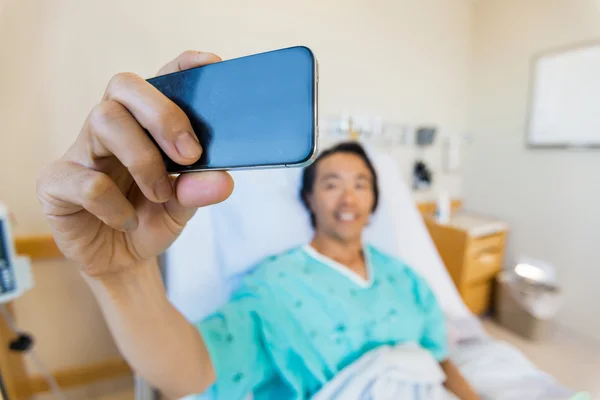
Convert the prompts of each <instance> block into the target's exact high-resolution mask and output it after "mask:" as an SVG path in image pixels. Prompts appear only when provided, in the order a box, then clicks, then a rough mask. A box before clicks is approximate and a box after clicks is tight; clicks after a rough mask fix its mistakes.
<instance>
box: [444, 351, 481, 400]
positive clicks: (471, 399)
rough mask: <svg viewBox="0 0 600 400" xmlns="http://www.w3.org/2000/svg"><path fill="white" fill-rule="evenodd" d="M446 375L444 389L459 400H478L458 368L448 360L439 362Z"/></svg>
mask: <svg viewBox="0 0 600 400" xmlns="http://www.w3.org/2000/svg"><path fill="white" fill-rule="evenodd" d="M440 366H441V367H442V369H443V370H444V373H445V374H446V382H445V383H444V386H446V389H448V390H449V391H451V392H452V393H454V394H455V395H456V396H457V397H458V398H459V399H461V400H479V396H478V395H477V393H475V391H474V390H473V389H472V388H471V385H469V383H468V382H467V381H466V380H465V378H464V377H463V376H462V374H461V373H460V371H459V370H458V368H456V366H455V365H454V363H453V362H452V361H450V360H446V361H442V362H440Z"/></svg>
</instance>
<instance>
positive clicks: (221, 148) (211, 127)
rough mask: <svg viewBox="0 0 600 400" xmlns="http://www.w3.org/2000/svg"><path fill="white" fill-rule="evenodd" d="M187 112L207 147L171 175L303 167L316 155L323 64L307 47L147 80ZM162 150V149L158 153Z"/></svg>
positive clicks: (169, 162) (174, 168)
mask: <svg viewBox="0 0 600 400" xmlns="http://www.w3.org/2000/svg"><path fill="white" fill-rule="evenodd" d="M148 82H149V83H150V84H152V85H153V86H154V87H156V88H157V89H158V90H159V91H161V92H162V93H163V94H165V95H166V96H167V97H168V98H169V99H171V100H172V101H173V102H175V103H176V104H177V105H178V106H179V107H180V108H181V109H182V110H183V111H184V112H185V113H186V114H187V116H188V118H189V119H190V122H191V123H192V127H193V128H194V132H195V133H196V135H197V136H198V139H199V140H200V144H201V145H202V148H203V149H204V152H203V154H202V156H201V158H200V159H199V160H198V161H197V162H196V163H194V164H192V165H179V164H177V163H175V162H174V161H172V160H171V159H170V158H169V157H168V156H167V155H166V154H165V153H164V152H163V159H164V160H165V165H166V167H167V171H168V172H169V173H183V172H194V171H206V170H229V169H249V168H275V167H301V166H306V165H308V164H310V163H311V162H312V161H313V160H314V158H315V157H316V154H317V137H318V126H317V121H318V105H317V103H318V82H319V79H318V63H317V60H316V58H315V56H314V54H313V52H312V51H311V50H310V49H309V48H307V47H303V46H297V47H290V48H285V49H280V50H274V51H269V52H266V53H260V54H254V55H250V56H246V57H241V58H236V59H232V60H227V61H222V62H219V63H216V64H209V65H205V66H202V67H197V68H193V69H189V70H186V71H180V72H175V73H171V74H167V75H162V76H158V77H155V78H151V79H148ZM161 151H162V150H161Z"/></svg>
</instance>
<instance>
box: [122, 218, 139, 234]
mask: <svg viewBox="0 0 600 400" xmlns="http://www.w3.org/2000/svg"><path fill="white" fill-rule="evenodd" d="M138 224H139V221H138V218H137V215H136V216H135V217H131V218H129V219H128V220H127V221H125V223H124V224H123V229H124V230H125V231H126V232H130V231H134V230H136V229H137V227H138Z"/></svg>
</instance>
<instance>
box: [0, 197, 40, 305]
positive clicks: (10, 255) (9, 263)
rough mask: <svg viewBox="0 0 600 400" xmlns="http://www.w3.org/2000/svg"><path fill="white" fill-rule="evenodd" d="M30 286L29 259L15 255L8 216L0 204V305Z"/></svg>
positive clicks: (31, 281)
mask: <svg viewBox="0 0 600 400" xmlns="http://www.w3.org/2000/svg"><path fill="white" fill-rule="evenodd" d="M32 286H33V277H32V274H31V265H30V263H29V259H28V258H27V257H21V256H17V255H16V254H15V246H14V241H13V237H12V232H11V224H10V214H9V213H8V210H7V208H6V207H5V206H3V205H2V204H0V303H7V302H9V301H11V300H13V299H15V298H17V297H19V296H21V295H22V294H23V293H25V292H26V291H27V290H29V289H31V287H32Z"/></svg>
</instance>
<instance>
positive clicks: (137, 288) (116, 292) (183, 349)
mask: <svg viewBox="0 0 600 400" xmlns="http://www.w3.org/2000/svg"><path fill="white" fill-rule="evenodd" d="M147 263H148V264H149V265H137V266H134V267H132V268H128V269H125V270H123V271H120V272H118V273H115V274H112V275H103V276H101V277H98V278H95V277H89V276H87V275H85V274H84V277H85V279H86V281H87V282H88V283H89V284H90V286H91V288H92V291H93V292H94V294H95V295H96V298H97V300H98V302H99V304H100V307H101V308H102V311H103V313H104V316H105V318H106V321H107V322H108V326H109V327H110V330H111V332H112V334H113V336H114V338H115V340H116V342H117V346H118V347H119V349H120V351H121V352H122V354H123V355H124V356H125V358H126V360H127V361H128V362H129V363H130V364H131V365H132V367H133V368H134V369H135V371H136V372H137V373H139V374H140V376H141V377H142V378H144V379H145V380H146V381H148V382H149V383H150V384H151V385H153V386H154V387H156V388H157V389H159V390H161V391H162V392H163V393H165V394H166V395H167V396H169V397H172V398H180V397H183V396H186V395H189V394H195V393H202V392H204V391H205V390H206V389H207V388H208V387H209V386H210V385H212V384H213V383H214V381H215V372H214V369H213V367H212V364H211V361H210V357H209V354H208V351H207V349H206V346H205V344H204V341H203V339H202V337H201V335H200V333H199V332H198V330H197V329H196V328H195V327H194V326H193V325H192V324H190V323H189V322H188V321H187V320H186V319H185V318H184V317H183V316H182V315H181V314H180V313H179V312H178V311H177V310H176V309H175V308H174V307H173V306H172V305H171V303H170V302H169V300H168V299H167V297H166V293H165V289H164V286H163V283H162V280H161V277H160V272H159V269H158V265H157V263H156V262H154V261H148V262H147Z"/></svg>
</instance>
